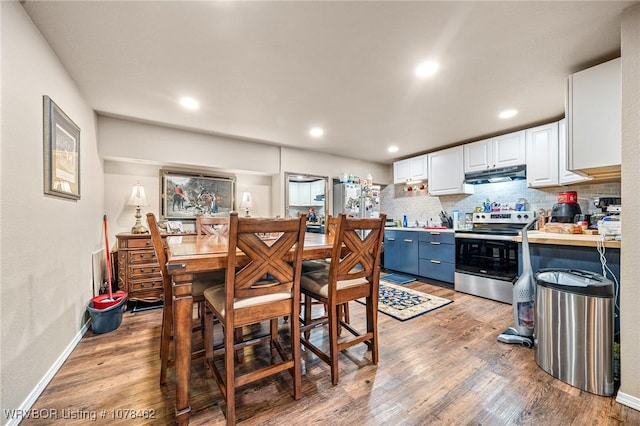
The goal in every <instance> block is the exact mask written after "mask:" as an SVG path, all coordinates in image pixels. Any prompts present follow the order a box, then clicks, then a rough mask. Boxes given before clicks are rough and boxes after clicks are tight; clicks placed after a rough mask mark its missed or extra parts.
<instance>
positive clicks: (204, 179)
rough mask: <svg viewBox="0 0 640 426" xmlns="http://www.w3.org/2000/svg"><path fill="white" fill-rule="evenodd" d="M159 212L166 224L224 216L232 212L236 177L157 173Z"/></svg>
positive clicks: (193, 173) (171, 171)
mask: <svg viewBox="0 0 640 426" xmlns="http://www.w3.org/2000/svg"><path fill="white" fill-rule="evenodd" d="M160 188H161V189H160V212H161V215H162V217H163V218H164V219H167V220H174V219H178V220H185V219H186V220H189V219H191V220H195V218H196V216H197V215H200V214H203V215H208V216H209V215H210V216H215V215H221V216H222V215H227V214H229V213H230V212H231V211H232V210H233V208H234V193H235V176H214V175H206V174H202V173H198V172H184V171H176V170H168V169H162V170H160Z"/></svg>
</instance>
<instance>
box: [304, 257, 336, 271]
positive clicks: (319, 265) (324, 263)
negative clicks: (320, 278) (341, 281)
mask: <svg viewBox="0 0 640 426" xmlns="http://www.w3.org/2000/svg"><path fill="white" fill-rule="evenodd" d="M329 265H331V259H319V260H305V261H304V262H302V274H305V275H306V274H313V273H316V272H322V271H324V270H325V269H328V268H329Z"/></svg>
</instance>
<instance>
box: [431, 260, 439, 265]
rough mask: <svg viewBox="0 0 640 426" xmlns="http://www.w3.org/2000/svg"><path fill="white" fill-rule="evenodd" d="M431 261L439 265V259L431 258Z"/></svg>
mask: <svg viewBox="0 0 640 426" xmlns="http://www.w3.org/2000/svg"><path fill="white" fill-rule="evenodd" d="M431 263H435V264H436V265H439V264H440V261H439V260H431Z"/></svg>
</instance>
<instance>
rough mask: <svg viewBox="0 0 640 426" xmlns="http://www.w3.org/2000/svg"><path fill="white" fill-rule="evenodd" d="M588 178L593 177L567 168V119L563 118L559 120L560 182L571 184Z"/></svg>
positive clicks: (561, 183)
mask: <svg viewBox="0 0 640 426" xmlns="http://www.w3.org/2000/svg"><path fill="white" fill-rule="evenodd" d="M587 180H591V178H590V177H588V176H583V175H579V174H577V173H573V172H572V171H570V170H569V169H567V120H566V118H563V119H562V120H560V121H559V122H558V184H560V185H569V184H572V183H579V182H584V181H587Z"/></svg>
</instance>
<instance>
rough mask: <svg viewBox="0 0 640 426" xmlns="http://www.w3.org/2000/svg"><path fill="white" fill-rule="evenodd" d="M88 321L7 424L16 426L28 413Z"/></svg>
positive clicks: (77, 340) (71, 350) (80, 336)
mask: <svg viewBox="0 0 640 426" xmlns="http://www.w3.org/2000/svg"><path fill="white" fill-rule="evenodd" d="M90 322H91V320H90V319H88V320H87V322H85V323H84V325H83V326H82V328H80V330H79V331H78V333H76V335H75V337H74V338H73V340H72V341H71V342H70V343H69V345H67V347H66V348H65V350H64V351H63V352H62V353H61V354H60V356H59V357H58V359H57V360H56V362H54V363H53V365H52V366H51V368H49V371H47V373H46V374H45V375H44V377H42V379H40V381H39V382H38V384H37V385H36V387H35V388H34V389H33V390H32V391H31V393H30V394H29V395H28V396H27V398H26V399H25V400H24V401H23V402H22V404H21V405H20V407H19V408H18V409H16V410H15V411H14V413H15V415H14V416H13V417H12V418H10V419H9V421H8V422H7V423H6V425H7V426H17V425H18V424H20V422H21V421H22V420H23V419H24V417H25V416H26V415H27V414H28V412H29V410H30V409H31V407H32V406H33V404H34V403H35V402H36V400H37V399H38V397H40V395H41V394H42V392H43V391H44V390H45V388H46V387H47V385H48V384H49V382H51V379H53V376H55V374H56V373H57V372H58V370H59V369H60V367H62V364H63V363H64V362H65V361H66V360H67V358H69V355H71V352H73V350H74V349H75V348H76V346H78V343H80V340H81V339H82V336H84V335H85V333H86V332H87V330H88V329H89V323H90Z"/></svg>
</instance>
